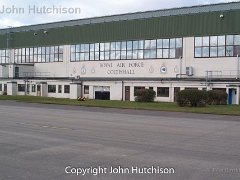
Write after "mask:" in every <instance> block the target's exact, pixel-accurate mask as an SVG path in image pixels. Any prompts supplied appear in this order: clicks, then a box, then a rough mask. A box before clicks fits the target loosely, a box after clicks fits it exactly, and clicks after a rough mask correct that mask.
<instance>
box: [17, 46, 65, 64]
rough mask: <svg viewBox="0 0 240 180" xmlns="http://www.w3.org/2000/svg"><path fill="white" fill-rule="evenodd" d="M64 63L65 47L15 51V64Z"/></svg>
mask: <svg viewBox="0 0 240 180" xmlns="http://www.w3.org/2000/svg"><path fill="white" fill-rule="evenodd" d="M62 61H63V46H50V47H34V48H20V49H15V50H14V62H15V63H32V62H35V63H37V62H39V63H46V62H47V63H48V62H62Z"/></svg>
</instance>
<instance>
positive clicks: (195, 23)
mask: <svg viewBox="0 0 240 180" xmlns="http://www.w3.org/2000/svg"><path fill="white" fill-rule="evenodd" d="M220 14H224V18H222V19H221V18H220ZM239 19H240V10H237V11H228V12H214V13H202V14H191V15H181V16H168V17H159V18H151V19H139V20H129V21H119V22H108V23H100V24H89V25H82V26H74V27H63V28H55V29H49V30H48V33H47V34H44V33H43V31H44V30H39V31H37V33H38V35H37V36H34V32H35V31H28V32H19V33H14V34H11V36H10V40H9V47H14V48H15V47H31V46H43V45H56V44H74V43H91V42H104V41H118V40H134V39H151V38H165V37H186V36H198V35H219V34H235V33H238V34H239V33H240V21H239ZM6 44H7V38H6V35H5V36H4V35H2V36H0V48H6V46H7V45H6Z"/></svg>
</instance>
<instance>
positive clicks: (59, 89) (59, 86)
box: [58, 85, 62, 93]
mask: <svg viewBox="0 0 240 180" xmlns="http://www.w3.org/2000/svg"><path fill="white" fill-rule="evenodd" d="M58 93H62V85H58Z"/></svg>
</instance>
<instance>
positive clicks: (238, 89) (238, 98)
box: [236, 87, 240, 105]
mask: <svg viewBox="0 0 240 180" xmlns="http://www.w3.org/2000/svg"><path fill="white" fill-rule="evenodd" d="M239 93H240V87H237V94H236V104H237V105H239V103H240V102H239V101H240V95H239Z"/></svg>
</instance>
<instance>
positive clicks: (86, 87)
mask: <svg viewBox="0 0 240 180" xmlns="http://www.w3.org/2000/svg"><path fill="white" fill-rule="evenodd" d="M84 94H89V86H84Z"/></svg>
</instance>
